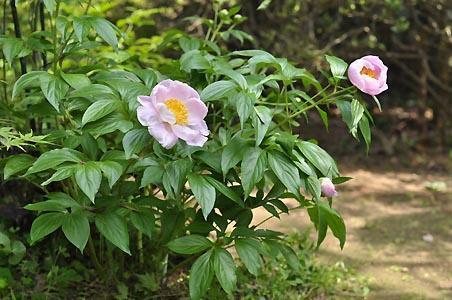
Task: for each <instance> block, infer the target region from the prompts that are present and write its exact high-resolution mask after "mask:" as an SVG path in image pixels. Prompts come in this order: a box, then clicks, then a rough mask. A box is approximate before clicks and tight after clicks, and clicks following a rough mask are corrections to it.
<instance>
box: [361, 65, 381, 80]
mask: <svg viewBox="0 0 452 300" xmlns="http://www.w3.org/2000/svg"><path fill="white" fill-rule="evenodd" d="M359 73H360V74H361V75H367V76H369V77H371V78H373V79H377V72H375V71H374V70H372V69H369V68H366V67H363V68H362V69H361V72H359Z"/></svg>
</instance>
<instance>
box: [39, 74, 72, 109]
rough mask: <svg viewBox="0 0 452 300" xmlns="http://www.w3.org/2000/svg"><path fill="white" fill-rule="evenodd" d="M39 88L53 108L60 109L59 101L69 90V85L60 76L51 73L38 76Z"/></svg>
mask: <svg viewBox="0 0 452 300" xmlns="http://www.w3.org/2000/svg"><path fill="white" fill-rule="evenodd" d="M40 80H41V90H42V92H43V94H44V96H45V97H46V99H47V101H49V103H50V104H51V105H52V106H53V107H54V108H55V110H56V111H58V112H59V111H60V107H59V106H60V101H61V100H62V99H63V98H64V96H66V93H67V92H68V90H69V86H68V85H67V84H66V82H64V81H63V80H62V79H61V78H59V77H56V76H54V75H52V74H47V75H45V76H41V77H40Z"/></svg>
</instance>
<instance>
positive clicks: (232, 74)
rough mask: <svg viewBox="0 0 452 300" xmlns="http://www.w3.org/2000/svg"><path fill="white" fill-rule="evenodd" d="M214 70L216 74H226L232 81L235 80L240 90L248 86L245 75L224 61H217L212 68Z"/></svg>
mask: <svg viewBox="0 0 452 300" xmlns="http://www.w3.org/2000/svg"><path fill="white" fill-rule="evenodd" d="M214 70H215V72H217V73H218V74H222V75H226V76H227V77H229V78H230V79H232V80H233V81H235V82H236V83H237V84H238V85H239V87H240V88H241V89H242V90H245V89H246V88H247V87H248V83H247V82H246V79H245V77H243V75H242V74H240V73H239V72H237V71H235V70H233V69H232V68H231V66H230V65H229V64H228V63H226V62H217V63H216V64H215V68H214Z"/></svg>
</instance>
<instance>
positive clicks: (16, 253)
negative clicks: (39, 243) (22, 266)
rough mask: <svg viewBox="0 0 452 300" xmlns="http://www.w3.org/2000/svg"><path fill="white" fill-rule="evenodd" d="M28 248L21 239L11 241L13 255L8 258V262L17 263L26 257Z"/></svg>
mask: <svg viewBox="0 0 452 300" xmlns="http://www.w3.org/2000/svg"><path fill="white" fill-rule="evenodd" d="M25 252H26V248H25V246H24V244H22V242H20V241H13V242H12V243H11V254H12V255H11V256H10V257H9V258H8V263H9V264H11V265H17V264H18V263H19V262H20V261H21V260H22V258H24V256H25Z"/></svg>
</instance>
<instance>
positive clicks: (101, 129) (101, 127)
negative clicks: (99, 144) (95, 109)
mask: <svg viewBox="0 0 452 300" xmlns="http://www.w3.org/2000/svg"><path fill="white" fill-rule="evenodd" d="M132 127H133V123H132V122H130V121H127V120H126V119H125V118H124V115H123V114H120V113H112V114H109V115H108V116H105V117H103V118H102V119H100V120H98V121H96V122H92V123H89V124H87V125H85V127H84V129H85V131H86V132H89V133H91V134H92V135H93V136H96V137H98V136H101V135H104V134H107V133H111V132H114V131H116V130H119V131H121V132H127V131H129V130H130V129H132Z"/></svg>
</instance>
